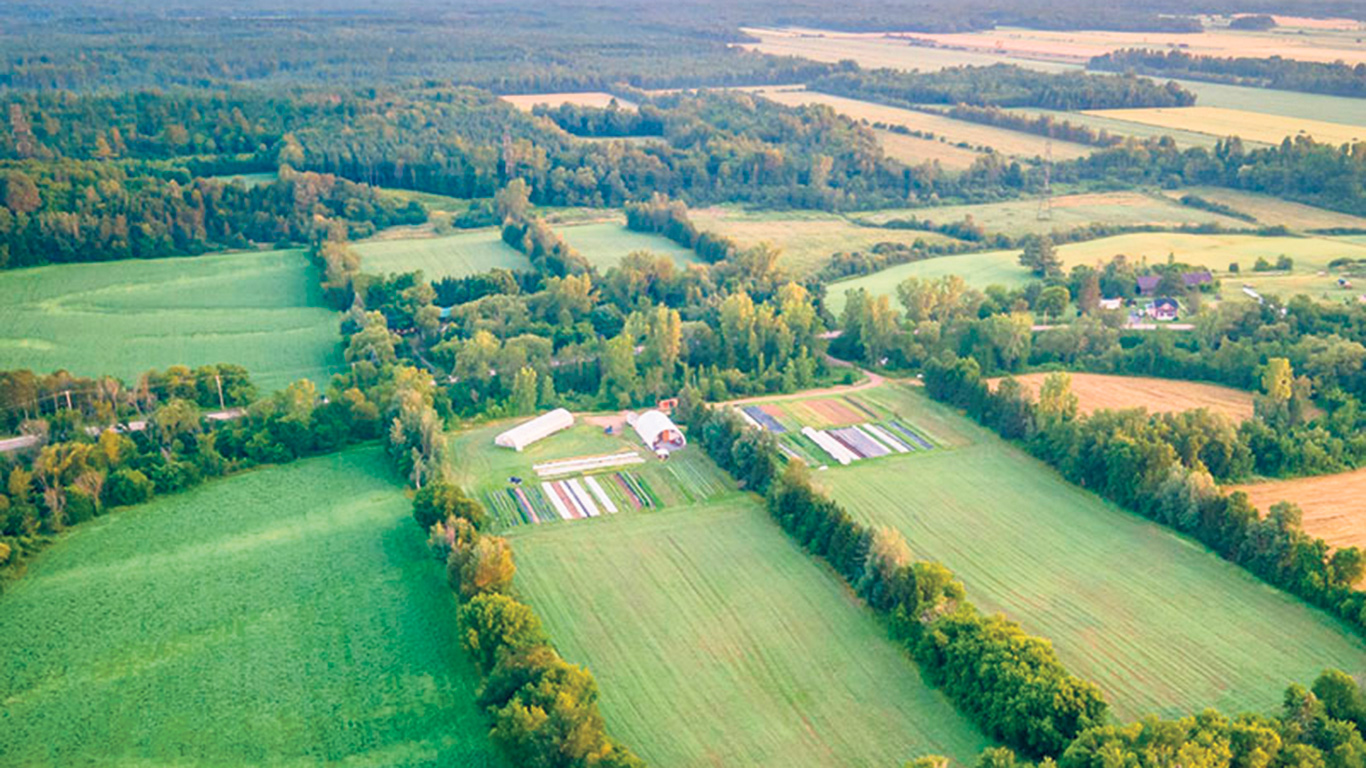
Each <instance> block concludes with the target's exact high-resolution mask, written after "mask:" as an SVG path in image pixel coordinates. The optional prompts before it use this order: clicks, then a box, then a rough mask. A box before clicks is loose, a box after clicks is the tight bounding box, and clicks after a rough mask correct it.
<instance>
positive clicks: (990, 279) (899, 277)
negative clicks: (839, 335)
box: [825, 251, 1029, 317]
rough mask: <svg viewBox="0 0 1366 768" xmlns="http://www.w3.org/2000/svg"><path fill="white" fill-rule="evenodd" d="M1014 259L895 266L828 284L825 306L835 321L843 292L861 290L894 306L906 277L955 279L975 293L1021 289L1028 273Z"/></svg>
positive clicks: (1002, 254)
mask: <svg viewBox="0 0 1366 768" xmlns="http://www.w3.org/2000/svg"><path fill="white" fill-rule="evenodd" d="M1018 256H1019V252H1018V251H986V252H983V253H963V254H958V255H956V256H939V257H937V258H933V259H925V260H924V261H913V262H910V263H907V264H897V265H896V266H894V267H888V268H886V269H884V270H881V271H878V272H874V273H873V274H871V275H863V276H861V277H854V278H850V279H847V280H840V281H837V282H833V283H831V284H830V285H829V286H827V287H826V293H825V304H826V306H827V307H829V308H830V311H831V312H833V313H835V316H836V317H839V315H840V313H841V312H843V311H844V300H845V296H844V294H845V292H846V291H853V290H858V289H859V288H863V289H866V290H867V291H868V293H870V294H872V295H874V296H891V297H892V303H893V305H895V304H896V287H897V285H898V284H900V283H901V282H902V281H903V280H905V279H906V278H908V277H918V278H921V279H934V278H939V277H943V276H944V275H958V276H959V277H962V278H963V279H964V280H966V281H967V283H968V285H971V286H972V287H974V288H977V289H979V290H980V289H983V288H986V287H987V286H989V285H1003V286H1006V287H1007V288H1016V287H1022V286H1024V285H1025V284H1026V283H1028V282H1029V273H1028V272H1026V271H1025V270H1024V268H1023V267H1021V266H1020V265H1019V262H1018V261H1017V258H1018Z"/></svg>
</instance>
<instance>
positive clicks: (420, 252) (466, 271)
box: [354, 227, 531, 280]
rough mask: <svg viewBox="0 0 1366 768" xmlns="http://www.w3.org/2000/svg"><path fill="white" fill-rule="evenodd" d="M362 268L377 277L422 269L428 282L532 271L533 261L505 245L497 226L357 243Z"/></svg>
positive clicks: (356, 247) (376, 239)
mask: <svg viewBox="0 0 1366 768" xmlns="http://www.w3.org/2000/svg"><path fill="white" fill-rule="evenodd" d="M354 247H355V249H356V252H357V253H359V254H360V257H361V269H362V270H364V271H366V272H371V273H375V274H390V273H401V272H411V271H413V270H417V269H420V270H422V274H423V275H425V276H426V277H427V279H428V280H440V279H441V278H443V277H465V276H467V275H476V274H479V273H480V272H487V271H489V270H490V269H495V268H502V269H513V270H525V271H530V270H531V262H530V261H528V260H527V257H526V256H525V255H524V254H523V253H522V252H521V251H518V250H517V249H516V248H513V247H512V246H510V245H508V244H507V243H505V242H503V235H502V230H500V229H498V228H497V227H490V228H488V229H473V230H469V231H468V232H461V233H460V234H456V235H446V236H443V237H409V238H394V239H384V238H375V239H371V240H366V241H364V242H360V243H356V244H355V246H354Z"/></svg>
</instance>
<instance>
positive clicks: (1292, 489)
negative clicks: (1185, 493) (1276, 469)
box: [1226, 469, 1366, 549]
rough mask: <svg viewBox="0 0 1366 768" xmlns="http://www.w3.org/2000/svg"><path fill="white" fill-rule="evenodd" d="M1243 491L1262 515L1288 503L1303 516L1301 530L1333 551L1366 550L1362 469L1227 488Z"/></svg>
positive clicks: (1365, 485) (1365, 473)
mask: <svg viewBox="0 0 1366 768" xmlns="http://www.w3.org/2000/svg"><path fill="white" fill-rule="evenodd" d="M1226 490H1229V491H1234V490H1238V491H1246V492H1247V495H1248V498H1249V499H1250V500H1251V501H1252V503H1253V505H1255V506H1256V507H1257V509H1259V510H1261V511H1262V514H1266V511H1267V510H1268V509H1270V508H1271V505H1272V504H1276V503H1278V502H1282V501H1289V502H1291V503H1293V504H1295V505H1296V506H1298V507H1299V508H1300V511H1302V512H1303V513H1304V530H1305V533H1308V534H1309V535H1310V536H1317V537H1319V538H1321V539H1323V540H1324V541H1326V542H1328V544H1329V545H1330V546H1334V547H1361V548H1362V549H1366V508H1364V507H1363V506H1362V499H1366V469H1359V470H1357V471H1355V472H1343V473H1341V474H1337V475H1322V476H1320V477H1302V478H1296V479H1294V480H1277V481H1269V482H1264V483H1251V484H1248V485H1239V486H1233V487H1231V488H1227V489H1226Z"/></svg>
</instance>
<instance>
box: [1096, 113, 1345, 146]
mask: <svg viewBox="0 0 1366 768" xmlns="http://www.w3.org/2000/svg"><path fill="white" fill-rule="evenodd" d="M1085 114H1088V115H1097V116H1100V117H1107V118H1111V119H1115V120H1128V121H1129V122H1134V123H1142V124H1143V125H1154V126H1157V127H1159V128H1175V129H1180V130H1186V131H1196V132H1199V133H1207V134H1210V135H1211V136H1241V137H1243V138H1245V139H1251V140H1252V141H1260V142H1263V143H1267V144H1279V143H1280V142H1281V140H1282V139H1284V138H1285V137H1287V136H1291V137H1294V136H1298V135H1300V134H1305V135H1308V136H1312V137H1313V138H1314V139H1315V140H1316V141H1318V142H1320V143H1324V144H1343V143H1347V142H1356V141H1360V140H1361V139H1362V138H1363V137H1366V127H1362V126H1355V125H1344V124H1342V123H1326V122H1324V121H1322V120H1310V119H1308V118H1298V117H1285V116H1282V115H1269V114H1266V113H1263V112H1248V111H1245V110H1241V109H1225V108H1223V107H1172V108H1163V107H1157V108H1152V109H1102V110H1090V111H1087V112H1085Z"/></svg>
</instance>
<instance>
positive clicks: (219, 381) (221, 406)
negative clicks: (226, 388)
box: [213, 373, 228, 411]
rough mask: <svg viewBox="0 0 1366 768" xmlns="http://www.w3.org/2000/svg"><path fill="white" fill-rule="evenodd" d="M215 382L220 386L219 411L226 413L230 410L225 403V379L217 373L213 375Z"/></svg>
mask: <svg viewBox="0 0 1366 768" xmlns="http://www.w3.org/2000/svg"><path fill="white" fill-rule="evenodd" d="M213 381H214V383H215V384H217V385H218V408H219V410H223V411H226V410H228V406H227V404H226V403H224V402H223V377H222V376H219V375H218V374H216V373H215V374H214V375H213Z"/></svg>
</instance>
